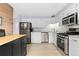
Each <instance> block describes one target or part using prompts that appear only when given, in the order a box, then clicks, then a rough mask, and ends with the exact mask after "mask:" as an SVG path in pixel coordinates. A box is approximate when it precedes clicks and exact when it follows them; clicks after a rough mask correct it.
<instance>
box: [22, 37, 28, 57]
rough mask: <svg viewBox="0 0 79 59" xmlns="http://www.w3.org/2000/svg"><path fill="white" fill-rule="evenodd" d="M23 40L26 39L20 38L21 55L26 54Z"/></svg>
mask: <svg viewBox="0 0 79 59" xmlns="http://www.w3.org/2000/svg"><path fill="white" fill-rule="evenodd" d="M25 40H26V39H25V38H21V55H22V56H24V55H26V54H27V51H26V42H25Z"/></svg>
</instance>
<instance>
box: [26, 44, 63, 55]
mask: <svg viewBox="0 0 79 59" xmlns="http://www.w3.org/2000/svg"><path fill="white" fill-rule="evenodd" d="M27 56H62V55H61V53H60V52H59V51H58V50H57V49H56V47H55V46H54V45H53V44H49V43H41V44H29V45H27Z"/></svg>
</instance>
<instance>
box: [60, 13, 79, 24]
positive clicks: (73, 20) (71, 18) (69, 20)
mask: <svg viewBox="0 0 79 59" xmlns="http://www.w3.org/2000/svg"><path fill="white" fill-rule="evenodd" d="M75 24H78V13H77V12H75V13H73V14H71V15H68V16H67V17H64V18H63V19H62V25H75Z"/></svg>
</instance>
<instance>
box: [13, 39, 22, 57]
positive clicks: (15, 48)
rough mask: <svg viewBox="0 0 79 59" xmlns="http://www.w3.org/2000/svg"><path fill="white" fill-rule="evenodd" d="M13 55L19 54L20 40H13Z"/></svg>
mask: <svg viewBox="0 0 79 59" xmlns="http://www.w3.org/2000/svg"><path fill="white" fill-rule="evenodd" d="M13 56H21V42H20V40H15V41H14V42H13Z"/></svg>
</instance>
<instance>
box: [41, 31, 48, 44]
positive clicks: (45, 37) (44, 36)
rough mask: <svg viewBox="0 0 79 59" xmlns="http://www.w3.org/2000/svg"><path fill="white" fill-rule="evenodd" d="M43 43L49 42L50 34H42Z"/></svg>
mask: <svg viewBox="0 0 79 59" xmlns="http://www.w3.org/2000/svg"><path fill="white" fill-rule="evenodd" d="M41 38H42V40H41V43H48V42H49V33H48V32H42V33H41Z"/></svg>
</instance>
